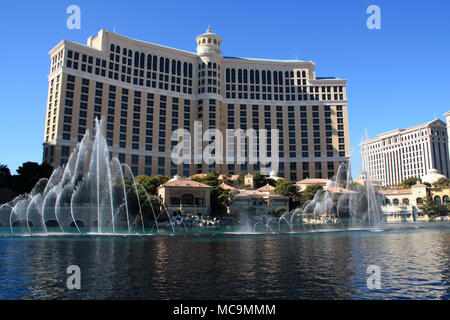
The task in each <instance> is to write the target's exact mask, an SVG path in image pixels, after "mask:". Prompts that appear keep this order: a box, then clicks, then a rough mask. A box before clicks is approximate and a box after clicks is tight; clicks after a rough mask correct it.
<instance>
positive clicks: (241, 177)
mask: <svg viewBox="0 0 450 320" xmlns="http://www.w3.org/2000/svg"><path fill="white" fill-rule="evenodd" d="M237 182H238V188H240V189H242V188H245V172H241V173H239V176H238V178H237Z"/></svg>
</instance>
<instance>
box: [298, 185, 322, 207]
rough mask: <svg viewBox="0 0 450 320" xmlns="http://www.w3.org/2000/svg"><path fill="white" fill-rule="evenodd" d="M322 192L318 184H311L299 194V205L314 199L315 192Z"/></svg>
mask: <svg viewBox="0 0 450 320" xmlns="http://www.w3.org/2000/svg"><path fill="white" fill-rule="evenodd" d="M319 190H322V186H321V185H320V184H312V185H309V186H307V187H306V189H305V190H304V191H303V192H302V193H301V203H302V204H303V203H305V202H307V201H309V200H312V199H313V198H314V195H315V194H316V193H317V191H319Z"/></svg>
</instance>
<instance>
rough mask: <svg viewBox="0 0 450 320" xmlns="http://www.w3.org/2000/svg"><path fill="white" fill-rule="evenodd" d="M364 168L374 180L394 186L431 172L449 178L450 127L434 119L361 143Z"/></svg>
mask: <svg viewBox="0 0 450 320" xmlns="http://www.w3.org/2000/svg"><path fill="white" fill-rule="evenodd" d="M360 147H361V158H362V169H363V170H364V171H366V172H367V174H368V175H369V176H370V177H371V178H375V179H378V180H380V181H382V184H383V185H384V186H391V185H395V184H398V183H400V182H402V181H403V180H405V179H407V178H411V177H416V178H421V177H423V176H425V175H427V174H428V173H429V172H430V171H432V170H433V171H434V170H435V171H437V172H438V173H440V174H443V175H444V176H447V177H448V176H449V173H450V172H449V170H450V163H449V153H448V136H447V127H446V124H445V123H444V122H443V121H441V120H439V119H436V120H433V121H430V122H427V123H424V124H422V125H418V126H415V127H412V128H409V129H397V130H393V131H390V132H386V133H383V134H380V135H378V137H377V138H375V139H370V140H367V141H364V142H362V143H361V144H360Z"/></svg>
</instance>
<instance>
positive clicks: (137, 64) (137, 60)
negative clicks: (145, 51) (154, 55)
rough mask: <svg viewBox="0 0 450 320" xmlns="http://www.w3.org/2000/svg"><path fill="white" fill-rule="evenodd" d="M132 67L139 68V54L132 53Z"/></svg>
mask: <svg viewBox="0 0 450 320" xmlns="http://www.w3.org/2000/svg"><path fill="white" fill-rule="evenodd" d="M134 66H135V68H137V67H139V52H137V51H136V52H135V53H134Z"/></svg>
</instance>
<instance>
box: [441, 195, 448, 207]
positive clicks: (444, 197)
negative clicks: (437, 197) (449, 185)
mask: <svg viewBox="0 0 450 320" xmlns="http://www.w3.org/2000/svg"><path fill="white" fill-rule="evenodd" d="M448 201H449V198H448V196H443V197H442V202H443V204H444V205H446V204H447V203H448Z"/></svg>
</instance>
